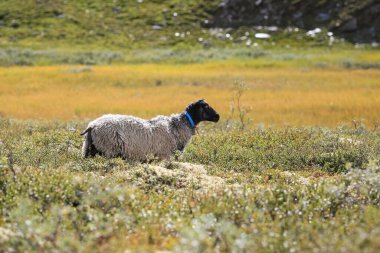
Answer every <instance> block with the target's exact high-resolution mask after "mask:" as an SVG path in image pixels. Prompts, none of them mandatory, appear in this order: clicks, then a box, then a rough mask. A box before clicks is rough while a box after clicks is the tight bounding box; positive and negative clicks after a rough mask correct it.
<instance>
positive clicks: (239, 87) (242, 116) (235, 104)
mask: <svg viewBox="0 0 380 253" xmlns="http://www.w3.org/2000/svg"><path fill="white" fill-rule="evenodd" d="M247 89H248V88H247V85H246V84H245V83H244V82H243V81H236V82H235V83H234V87H233V97H232V101H231V103H230V116H229V118H228V119H227V121H226V125H227V128H229V126H230V124H231V121H232V120H233V119H234V117H235V113H236V114H237V118H238V122H239V127H238V128H239V129H240V130H244V129H245V128H246V126H247V125H249V124H250V123H251V119H250V118H249V117H248V114H249V112H250V111H251V110H252V108H251V107H247V106H245V105H243V102H242V97H243V95H244V92H245V91H246V90H247Z"/></svg>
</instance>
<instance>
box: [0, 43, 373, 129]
mask: <svg viewBox="0 0 380 253" xmlns="http://www.w3.org/2000/svg"><path fill="white" fill-rule="evenodd" d="M159 52H161V51H147V52H146V53H145V54H143V53H142V52H141V51H140V56H141V54H142V55H145V57H140V56H138V57H137V58H139V59H140V62H138V63H137V62H135V59H136V58H135V57H136V56H133V54H132V53H130V54H128V53H124V58H123V60H122V61H121V62H115V63H113V64H110V65H102V64H100V65H66V64H63V65H62V64H61V63H59V62H58V63H56V64H53V65H51V64H49V65H44V64H43V63H41V62H40V63H39V64H38V60H36V62H35V63H36V65H35V66H12V67H2V68H0V103H1V104H2V106H1V108H0V115H2V116H3V117H8V118H19V119H48V120H72V119H76V120H79V119H90V118H94V117H97V116H99V115H101V114H104V113H122V114H134V115H137V116H140V117H144V118H149V117H152V116H154V115H157V114H171V113H175V112H180V111H181V110H183V109H184V107H185V106H186V105H187V104H188V103H190V102H191V101H193V100H196V99H199V98H205V99H206V100H207V101H209V102H210V104H212V105H213V106H214V107H215V108H217V110H218V111H219V112H220V113H221V114H222V116H223V118H224V119H229V118H231V117H232V118H234V115H232V114H233V111H234V109H236V108H234V105H235V106H236V104H237V101H236V92H237V91H238V90H241V91H243V90H244V91H243V94H242V95H241V97H240V103H241V104H242V105H244V106H243V107H244V110H245V114H246V116H247V117H246V118H250V119H251V120H252V122H251V123H252V124H256V125H257V124H265V125H277V126H283V125H296V126H305V125H308V126H329V127H336V126H338V125H341V124H348V125H351V124H352V122H353V121H361V122H363V123H364V124H366V125H367V126H368V127H370V128H376V127H377V126H378V124H379V118H380V110H379V109H380V98H379V97H380V96H379V95H380V90H379V89H380V86H379V80H380V71H379V68H378V65H377V64H378V62H379V59H380V54H379V53H378V52H377V51H375V50H365V49H362V50H356V51H353V50H348V51H347V50H344V49H337V50H323V49H319V50H318V49H314V50H310V51H300V50H288V51H283V50H282V51H279V50H277V51H276V50H274V51H273V50H272V51H270V50H269V51H268V50H266V51H265V50H264V51H260V50H231V49H224V50H223V49H220V50H219V56H220V55H225V56H226V55H227V56H226V57H228V58H227V59H222V58H217V57H216V56H215V55H218V53H217V51H211V52H209V51H208V50H203V51H190V52H187V51H184V52H186V53H184V54H185V55H183V54H181V53H179V52H177V53H173V57H172V58H168V59H167V58H165V56H162V55H161V56H159V57H158V58H157V59H156V60H154V59H152V58H149V57H148V56H149V55H155V54H156V55H157V54H158V55H159ZM249 52H251V53H252V54H253V55H252V56H251V57H249V56H248V57H241V56H240V55H243V54H247V55H249V54H248V53H249ZM131 55H132V56H131ZM210 55H213V56H212V57H211V59H210V58H209V56H210ZM186 56H188V57H186ZM191 57H193V60H191V59H192V58H191ZM12 59H17V56H15V57H14V58H12ZM184 59H187V61H184ZM3 60H4V58H3ZM3 62H4V61H3ZM33 65H34V64H33ZM235 116H237V113H235Z"/></svg>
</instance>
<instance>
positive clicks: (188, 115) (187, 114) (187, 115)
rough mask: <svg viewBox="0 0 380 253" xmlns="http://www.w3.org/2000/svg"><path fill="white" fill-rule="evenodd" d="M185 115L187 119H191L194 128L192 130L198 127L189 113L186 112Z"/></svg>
mask: <svg viewBox="0 0 380 253" xmlns="http://www.w3.org/2000/svg"><path fill="white" fill-rule="evenodd" d="M185 115H186V117H187V118H188V119H189V121H190V125H191V127H192V128H195V127H196V126H195V124H194V121H193V119H192V118H191V116H190V114H189V113H188V112H186V114H185Z"/></svg>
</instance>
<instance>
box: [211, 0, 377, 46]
mask: <svg viewBox="0 0 380 253" xmlns="http://www.w3.org/2000/svg"><path fill="white" fill-rule="evenodd" d="M213 14H214V18H213V20H212V21H211V22H210V26H217V27H234V28H237V27H240V26H260V25H261V26H279V27H288V26H295V27H299V28H303V29H314V28H316V27H325V28H327V29H329V30H331V31H333V32H336V33H337V34H339V35H340V36H342V37H345V38H347V39H349V40H351V41H354V42H372V41H378V40H379V38H380V1H375V0H337V1H328V0H284V1H275V0H223V1H222V3H221V4H220V5H219V7H218V8H217V9H216V10H215V11H214V12H213Z"/></svg>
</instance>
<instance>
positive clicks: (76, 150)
mask: <svg viewBox="0 0 380 253" xmlns="http://www.w3.org/2000/svg"><path fill="white" fill-rule="evenodd" d="M84 126H85V123H84V122H71V123H60V122H35V121H15V120H9V119H1V120H0V129H1V131H0V140H1V142H0V168H1V177H0V190H1V191H0V200H1V201H0V231H1V236H0V250H1V251H5V252H11V251H12V249H13V250H15V251H53V250H59V251H70V252H72V251H81V252H83V251H84V252H94V251H99V252H109V251H113V252H124V250H125V249H130V250H136V251H140V252H141V251H144V250H146V251H152V250H173V251H188V252H202V251H211V250H217V251H222V252H231V251H234V252H245V251H247V250H248V251H257V250H259V251H280V252H282V251H291V252H305V251H310V250H312V249H318V250H319V251H337V250H342V251H343V250H345V251H351V252H352V251H366V252H376V251H377V250H378V249H379V247H380V245H379V243H378V236H379V230H378V227H379V226H380V223H379V217H380V211H379V204H380V198H379V196H380V184H379V182H380V167H379V166H378V164H377V163H376V162H377V161H378V159H379V157H380V156H379V150H380V149H379V147H380V141H379V140H380V138H379V136H380V133H379V132H378V130H376V131H370V130H367V129H366V128H365V127H364V126H362V125H360V124H357V125H356V127H355V128H354V129H348V128H344V127H343V128H338V129H335V130H329V129H318V128H293V127H288V128H284V129H271V128H263V127H259V128H255V129H245V130H243V129H241V127H239V125H237V126H232V125H231V123H229V126H228V127H227V128H226V124H223V123H220V124H219V125H217V126H215V127H214V126H205V127H204V129H202V130H201V133H200V134H199V135H197V136H195V138H194V139H193V141H192V143H191V144H190V145H189V147H188V149H187V152H186V153H185V155H184V156H183V157H181V158H180V161H179V162H176V161H169V162H161V163H158V162H153V163H151V164H137V163H131V162H125V161H123V160H122V159H111V160H107V159H105V158H102V157H95V158H92V159H82V158H81V157H80V156H81V154H80V153H81V151H80V148H81V141H82V140H81V137H80V136H79V131H80V130H81V129H82V128H83V127H84ZM189 162H191V163H189ZM196 164H199V165H196ZM342 172H344V173H342Z"/></svg>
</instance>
